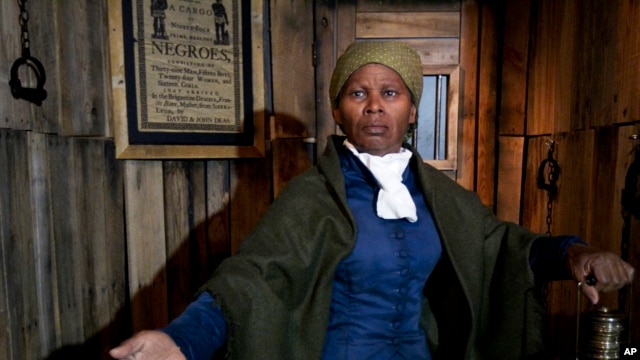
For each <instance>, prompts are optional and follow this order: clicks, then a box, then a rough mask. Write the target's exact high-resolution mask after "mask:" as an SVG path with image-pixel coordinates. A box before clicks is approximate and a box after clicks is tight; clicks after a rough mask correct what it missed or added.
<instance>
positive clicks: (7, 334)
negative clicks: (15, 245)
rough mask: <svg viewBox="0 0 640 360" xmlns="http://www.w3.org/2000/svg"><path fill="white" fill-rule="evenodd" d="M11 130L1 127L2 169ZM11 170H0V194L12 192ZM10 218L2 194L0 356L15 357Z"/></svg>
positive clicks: (7, 150)
mask: <svg viewBox="0 0 640 360" xmlns="http://www.w3.org/2000/svg"><path fill="white" fill-rule="evenodd" d="M10 132H11V130H4V129H0V169H9V159H8V156H9V152H10V151H11V149H10V148H9V147H8V145H9V144H8V143H9V140H8V136H9V134H10ZM10 193H11V191H10V188H9V172H8V171H0V194H10ZM10 224H11V223H10V218H9V201H8V199H7V196H0V357H1V358H3V359H13V354H15V353H16V340H15V339H14V336H16V334H17V333H16V332H14V331H12V330H13V327H12V324H13V322H14V321H15V319H16V312H15V307H13V306H9V301H10V300H11V301H13V297H12V296H10V294H11V293H12V291H13V289H10V288H9V265H10V263H9V261H10V259H9V255H8V252H9V247H10V246H11V232H10Z"/></svg>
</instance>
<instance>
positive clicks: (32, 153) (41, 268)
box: [27, 132, 56, 356]
mask: <svg viewBox="0 0 640 360" xmlns="http://www.w3.org/2000/svg"><path fill="white" fill-rule="evenodd" d="M27 140H28V146H29V163H28V167H29V174H30V178H31V181H30V184H31V201H30V210H31V218H32V219H33V238H34V241H33V245H34V249H33V257H34V271H35V280H36V291H37V298H36V299H35V300H36V302H37V309H38V329H39V332H40V333H39V337H40V342H41V351H40V356H45V355H47V353H48V352H49V351H51V350H53V349H54V348H55V346H56V331H55V330H56V326H55V308H54V304H53V301H51V300H52V299H53V298H54V286H55V284H54V283H53V278H52V276H51V274H52V273H53V264H52V262H51V259H52V258H53V251H52V250H53V247H52V244H53V242H54V239H53V238H52V236H51V235H52V234H53V231H52V224H51V203H50V193H49V177H50V174H49V159H48V156H47V152H48V149H47V135H45V134H41V133H36V132H29V133H28V135H27Z"/></svg>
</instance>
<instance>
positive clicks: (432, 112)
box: [411, 66, 462, 171]
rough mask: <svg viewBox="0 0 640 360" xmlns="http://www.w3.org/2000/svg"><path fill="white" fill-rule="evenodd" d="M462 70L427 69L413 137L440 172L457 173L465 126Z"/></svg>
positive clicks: (421, 153)
mask: <svg viewBox="0 0 640 360" xmlns="http://www.w3.org/2000/svg"><path fill="white" fill-rule="evenodd" d="M461 80H462V79H461V70H460V67H457V66H455V67H444V68H443V67H438V68H432V67H426V66H425V67H424V77H423V84H424V87H423V91H422V99H421V101H420V104H419V106H418V126H417V128H416V131H415V133H414V134H413V138H412V139H411V142H412V145H413V146H415V147H416V148H417V149H418V151H419V152H420V155H422V157H423V159H424V161H425V162H426V163H429V164H431V165H433V166H434V167H436V168H437V169H440V170H454V171H455V170H456V168H457V149H458V126H459V124H460V123H461V121H460V115H461V114H462V111H461V106H462V100H461V99H462V97H461V92H460V89H461Z"/></svg>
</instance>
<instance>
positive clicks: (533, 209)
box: [522, 136, 549, 233]
mask: <svg viewBox="0 0 640 360" xmlns="http://www.w3.org/2000/svg"><path fill="white" fill-rule="evenodd" d="M548 140H549V138H548V137H544V136H538V137H533V138H526V140H525V150H524V153H525V154H526V159H525V172H524V183H523V188H522V225H523V226H524V227H526V228H528V229H531V230H532V231H535V232H538V233H545V232H546V231H547V223H546V217H547V201H548V196H547V192H546V191H544V190H541V189H538V186H537V185H536V180H537V175H538V169H539V168H540V165H541V163H542V161H543V160H544V159H546V158H547V153H548V150H549V147H548V146H547V145H546V142H547V141H548Z"/></svg>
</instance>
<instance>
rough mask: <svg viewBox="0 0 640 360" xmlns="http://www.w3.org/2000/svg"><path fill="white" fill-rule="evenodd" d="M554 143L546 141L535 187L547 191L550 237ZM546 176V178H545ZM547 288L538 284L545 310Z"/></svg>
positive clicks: (556, 173)
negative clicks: (546, 149) (544, 157)
mask: <svg viewBox="0 0 640 360" xmlns="http://www.w3.org/2000/svg"><path fill="white" fill-rule="evenodd" d="M555 144H556V143H555V141H554V140H553V139H549V140H547V141H546V145H547V146H548V147H549V150H548V151H547V158H546V159H544V160H543V161H542V163H541V164H540V167H539V168H538V177H537V186H538V188H539V189H543V190H546V191H547V216H546V219H545V222H546V224H547V232H546V233H547V235H548V236H551V223H552V222H553V200H554V199H555V198H556V195H557V194H558V185H557V184H556V182H557V181H558V176H559V175H560V166H558V162H557V161H556V160H555V159H554V158H553V152H554V150H555ZM545 174H546V176H545ZM549 286H550V284H549V283H548V282H547V283H544V284H540V295H541V297H542V303H543V306H544V308H545V309H548V308H549Z"/></svg>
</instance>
